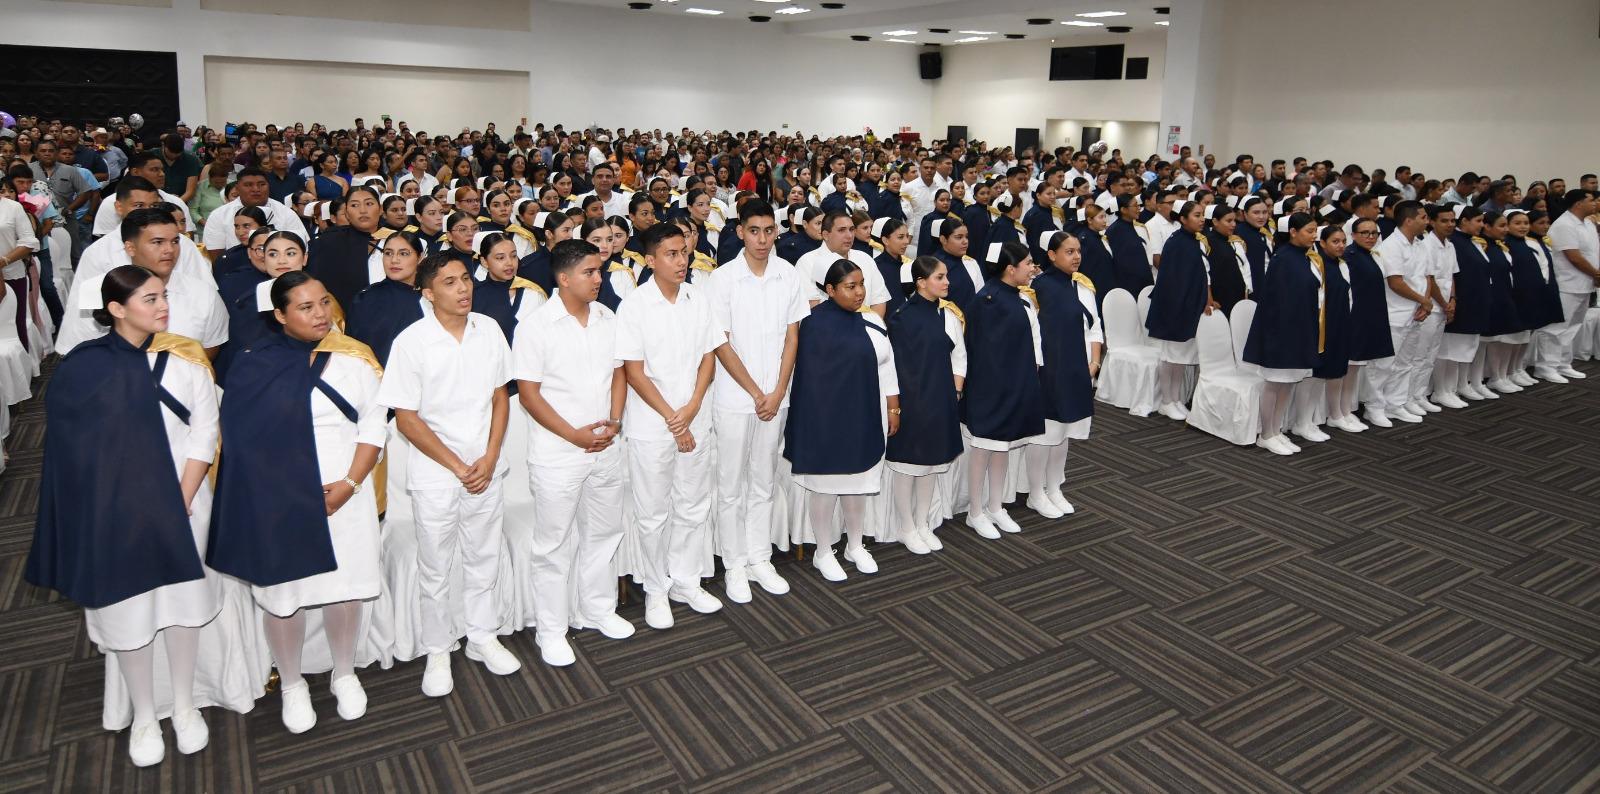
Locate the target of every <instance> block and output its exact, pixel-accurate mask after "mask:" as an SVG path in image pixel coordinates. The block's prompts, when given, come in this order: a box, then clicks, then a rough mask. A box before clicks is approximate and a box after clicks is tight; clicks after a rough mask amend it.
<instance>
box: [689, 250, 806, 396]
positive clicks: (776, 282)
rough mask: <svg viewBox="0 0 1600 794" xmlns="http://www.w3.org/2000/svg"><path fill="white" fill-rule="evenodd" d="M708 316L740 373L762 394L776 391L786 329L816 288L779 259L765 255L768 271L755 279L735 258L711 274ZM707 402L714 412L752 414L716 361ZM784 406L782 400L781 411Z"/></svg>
mask: <svg viewBox="0 0 1600 794" xmlns="http://www.w3.org/2000/svg"><path fill="white" fill-rule="evenodd" d="M706 293H707V295H708V297H709V298H710V299H711V311H712V317H713V319H714V320H715V321H716V323H717V328H718V330H720V331H721V332H722V333H723V334H724V335H725V338H726V339H727V340H728V342H729V344H731V345H732V346H733V352H734V353H735V354H737V355H738V356H739V361H740V363H742V364H744V368H745V371H747V372H749V373H750V377H751V379H753V380H754V381H755V382H756V388H758V389H761V391H762V392H763V393H766V392H771V391H772V390H773V389H775V388H777V387H778V376H779V374H780V370H781V369H782V366H783V344H784V340H785V339H786V338H787V336H788V333H789V326H791V325H793V324H795V323H798V322H800V321H801V320H804V319H805V318H806V316H807V315H809V314H810V313H811V298H812V296H813V295H814V294H815V293H816V287H815V286H814V285H813V284H812V283H811V281H810V279H809V278H808V277H807V276H806V275H805V274H803V273H801V272H800V271H799V270H798V269H797V268H795V266H794V265H791V264H789V263H788V262H787V261H785V260H783V259H782V258H780V257H778V256H777V255H775V254H774V255H769V256H768V257H767V268H766V270H765V271H764V272H763V273H762V274H761V275H760V276H757V275H756V274H754V273H752V272H750V263H749V262H748V260H746V259H745V256H744V253H743V252H740V254H739V255H738V256H736V257H734V258H733V259H731V260H729V261H728V262H727V263H725V264H724V265H722V267H719V268H717V269H716V270H713V271H712V272H711V277H710V278H709V279H707V281H706ZM711 393H712V403H713V405H715V406H716V409H717V410H718V411H728V412H730V413H737V414H753V413H755V412H756V408H755V403H754V402H753V401H752V400H751V399H750V395H749V394H746V393H745V390H744V389H743V388H741V387H740V386H739V383H738V381H735V380H734V379H733V376H732V375H729V374H728V371H727V370H726V369H723V367H722V363H721V362H720V361H719V362H717V374H716V375H715V376H714V377H713V380H712V382H711ZM788 405H789V395H788V393H787V392H786V393H785V394H784V396H783V403H782V405H781V406H780V407H787V406H788Z"/></svg>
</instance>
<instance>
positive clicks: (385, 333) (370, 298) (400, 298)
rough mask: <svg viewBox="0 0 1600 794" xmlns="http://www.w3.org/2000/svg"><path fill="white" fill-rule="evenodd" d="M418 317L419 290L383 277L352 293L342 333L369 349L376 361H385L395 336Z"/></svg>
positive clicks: (381, 362)
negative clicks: (353, 297)
mask: <svg viewBox="0 0 1600 794" xmlns="http://www.w3.org/2000/svg"><path fill="white" fill-rule="evenodd" d="M420 319H422V293H420V292H418V291H416V290H415V289H413V288H412V287H411V285H410V284H407V283H405V282H403V281H394V280H392V279H384V280H383V281H380V282H378V283H376V284H373V285H372V286H370V287H367V288H366V289H365V290H362V292H361V294H359V295H357V296H356V300H355V303H353V304H352V305H351V306H350V314H349V316H348V317H347V318H346V320H345V333H347V334H349V335H350V336H352V337H355V339H356V340H357V341H360V342H362V343H364V344H365V345H366V346H367V347H370V348H372V353H373V355H375V356H377V357H378V363H379V364H383V365H385V366H387V365H388V363H389V349H390V348H392V347H394V340H395V337H397V336H399V335H400V332H401V331H404V330H405V329H406V328H408V327H410V326H411V324H412V323H414V322H416V321H418V320H420Z"/></svg>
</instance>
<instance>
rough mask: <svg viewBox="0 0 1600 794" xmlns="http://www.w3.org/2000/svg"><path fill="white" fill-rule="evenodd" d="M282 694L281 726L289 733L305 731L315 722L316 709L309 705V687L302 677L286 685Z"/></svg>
mask: <svg viewBox="0 0 1600 794" xmlns="http://www.w3.org/2000/svg"><path fill="white" fill-rule="evenodd" d="M282 695H283V727H285V728H288V729H289V732H290V733H305V732H306V731H309V730H311V729H312V728H313V727H315V726H316V724H317V710H316V709H314V708H312V707H311V687H310V686H309V685H307V684H306V680H305V679H304V678H302V679H300V680H299V681H298V682H297V683H295V684H293V685H291V686H286V687H284V688H283V690H282Z"/></svg>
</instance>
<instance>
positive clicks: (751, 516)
mask: <svg viewBox="0 0 1600 794" xmlns="http://www.w3.org/2000/svg"><path fill="white" fill-rule="evenodd" d="M737 233H738V235H739V239H741V240H743V241H744V250H742V251H741V252H740V253H739V255H738V256H735V257H734V258H733V259H731V260H729V261H728V262H727V263H725V264H723V265H722V266H721V267H719V268H717V269H716V270H714V271H712V273H711V278H710V280H709V288H708V290H707V291H708V292H709V293H710V297H711V301H712V308H713V312H714V314H715V316H716V320H717V324H718V328H719V330H721V331H722V332H723V333H724V335H725V336H726V338H727V344H725V345H723V346H721V347H719V348H717V351H716V354H717V363H718V367H717V374H716V378H715V383H714V392H713V394H712V399H713V403H714V407H715V412H716V444H717V484H718V490H717V547H718V551H719V552H720V553H721V554H722V565H723V568H724V569H725V573H724V575H723V589H724V590H725V591H726V592H727V594H728V598H730V599H732V600H733V601H734V602H735V603H740V604H743V603H748V602H749V601H750V580H751V579H754V580H755V581H756V583H757V584H759V585H761V589H763V590H765V591H767V592H768V593H771V594H773V595H783V594H784V593H787V592H789V583H788V582H786V581H784V579H783V577H782V576H780V575H778V572H777V570H776V569H774V568H773V567H772V540H773V538H772V503H773V496H772V489H773V477H774V475H775V474H776V472H777V466H778V443H779V441H780V440H781V439H782V438H783V423H784V420H785V419H786V418H787V417H788V413H789V376H790V375H792V374H793V373H794V356H795V349H796V346H797V345H798V344H799V338H800V337H799V333H800V330H799V329H800V321H801V320H803V319H805V318H806V316H807V315H809V314H810V313H811V303H810V299H811V296H812V295H813V293H814V292H815V291H816V286H815V285H814V284H812V282H811V278H810V276H809V275H808V274H805V273H803V272H801V271H799V270H798V269H797V268H795V267H794V266H793V265H791V264H790V263H788V262H785V261H784V260H783V259H781V258H779V257H776V256H773V255H772V247H773V244H774V243H775V242H776V240H777V236H778V226H777V220H776V218H775V217H774V216H773V212H772V205H771V204H768V203H767V202H765V201H748V202H745V205H744V207H743V208H742V209H740V211H739V226H738V227H737Z"/></svg>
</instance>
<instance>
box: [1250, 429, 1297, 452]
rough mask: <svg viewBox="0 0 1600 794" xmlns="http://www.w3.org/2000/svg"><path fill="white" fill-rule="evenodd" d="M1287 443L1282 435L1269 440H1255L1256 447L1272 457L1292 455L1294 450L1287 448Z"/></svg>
mask: <svg viewBox="0 0 1600 794" xmlns="http://www.w3.org/2000/svg"><path fill="white" fill-rule="evenodd" d="M1287 442H1288V439H1286V438H1284V437H1283V435H1282V434H1279V435H1276V436H1273V437H1271V438H1258V439H1256V446H1258V447H1260V448H1262V449H1264V450H1266V451H1268V452H1271V453H1272V454H1274V455H1293V454H1294V450H1293V449H1292V448H1290V447H1289V444H1288V443H1287Z"/></svg>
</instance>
